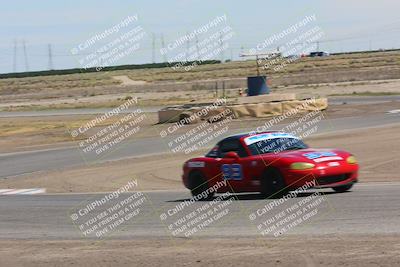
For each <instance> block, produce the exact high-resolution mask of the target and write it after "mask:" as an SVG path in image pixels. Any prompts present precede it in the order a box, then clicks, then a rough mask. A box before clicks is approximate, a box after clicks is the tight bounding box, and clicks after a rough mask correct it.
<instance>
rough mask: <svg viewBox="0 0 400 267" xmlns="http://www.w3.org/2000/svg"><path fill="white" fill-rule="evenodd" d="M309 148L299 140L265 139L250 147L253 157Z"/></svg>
mask: <svg viewBox="0 0 400 267" xmlns="http://www.w3.org/2000/svg"><path fill="white" fill-rule="evenodd" d="M307 147H308V146H307V145H306V144H304V143H303V141H301V140H300V139H297V138H286V137H285V138H271V139H264V140H260V141H258V142H255V143H253V144H250V145H249V149H250V151H251V154H252V155H261V154H267V153H279V152H282V151H288V150H297V149H304V148H307Z"/></svg>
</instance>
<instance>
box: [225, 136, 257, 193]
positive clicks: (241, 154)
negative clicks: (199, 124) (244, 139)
mask: <svg viewBox="0 0 400 267" xmlns="http://www.w3.org/2000/svg"><path fill="white" fill-rule="evenodd" d="M228 152H235V153H237V155H238V157H227V153H228ZM219 156H220V157H221V159H220V161H219V166H218V167H219V169H220V172H221V176H222V179H225V180H226V181H227V182H228V186H229V188H230V191H233V192H242V191H246V190H248V189H249V185H250V184H249V181H250V179H249V178H250V177H249V169H250V160H249V158H248V154H247V151H246V150H245V149H244V147H243V145H242V143H241V142H240V140H239V139H226V140H224V141H222V142H221V143H220V144H219Z"/></svg>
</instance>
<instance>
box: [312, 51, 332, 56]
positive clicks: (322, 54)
mask: <svg viewBox="0 0 400 267" xmlns="http://www.w3.org/2000/svg"><path fill="white" fill-rule="evenodd" d="M327 56H329V53H328V52H322V51H321V52H311V53H310V55H309V57H327Z"/></svg>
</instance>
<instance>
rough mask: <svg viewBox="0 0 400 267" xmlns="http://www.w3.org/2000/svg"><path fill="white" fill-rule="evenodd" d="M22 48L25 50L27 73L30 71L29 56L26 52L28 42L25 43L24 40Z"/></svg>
mask: <svg viewBox="0 0 400 267" xmlns="http://www.w3.org/2000/svg"><path fill="white" fill-rule="evenodd" d="M22 48H23V50H24V59H25V71H29V62H28V54H27V52H26V42H25V40H22Z"/></svg>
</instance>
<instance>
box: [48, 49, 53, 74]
mask: <svg viewBox="0 0 400 267" xmlns="http://www.w3.org/2000/svg"><path fill="white" fill-rule="evenodd" d="M48 53H49V70H53V69H54V65H53V53H52V51H51V44H48Z"/></svg>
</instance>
